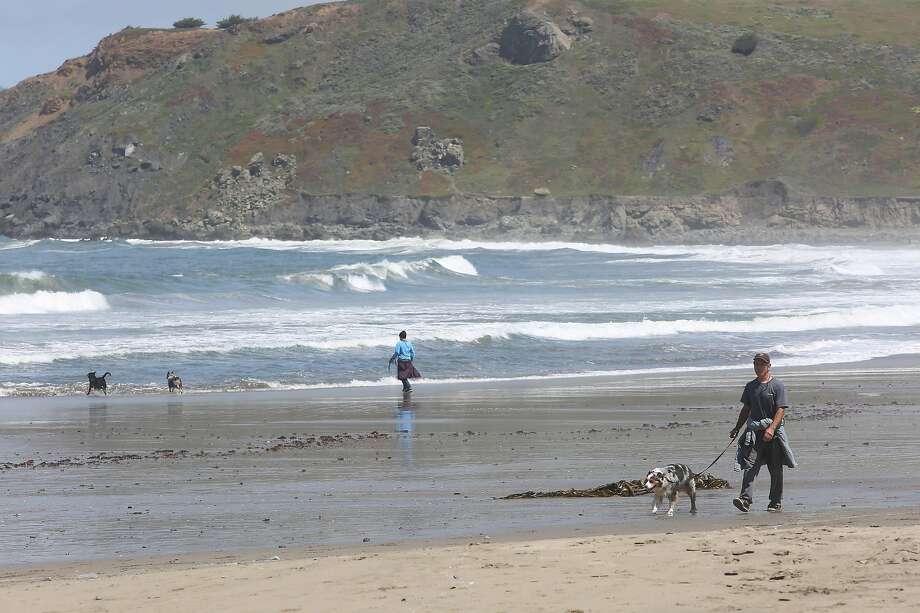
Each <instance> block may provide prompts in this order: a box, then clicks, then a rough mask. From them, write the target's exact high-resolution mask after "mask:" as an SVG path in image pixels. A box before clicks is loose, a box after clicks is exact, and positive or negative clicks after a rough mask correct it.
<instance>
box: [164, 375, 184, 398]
mask: <svg viewBox="0 0 920 613" xmlns="http://www.w3.org/2000/svg"><path fill="white" fill-rule="evenodd" d="M166 385H168V386H169V392H170V393H172V392H179V393H180V394H181V393H182V379H180V378H179V375H177V374H176V373H175V371H172V370H171V371H169V372H168V373H166Z"/></svg>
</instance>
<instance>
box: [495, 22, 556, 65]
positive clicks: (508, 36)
mask: <svg viewBox="0 0 920 613" xmlns="http://www.w3.org/2000/svg"><path fill="white" fill-rule="evenodd" d="M571 46H572V39H571V38H569V37H568V36H567V35H566V34H565V32H563V31H562V30H561V29H560V28H559V26H557V25H556V24H555V23H554V22H553V21H552V20H551V19H550V18H549V17H546V16H545V15H538V14H537V13H534V12H533V11H529V10H524V11H521V12H520V13H518V14H517V15H515V16H514V17H512V18H511V21H509V22H508V25H507V26H505V29H504V30H503V31H502V36H501V46H500V48H499V54H500V55H501V56H502V57H503V58H505V59H506V60H508V61H509V62H511V63H512V64H537V63H540V62H549V61H550V60H554V59H556V58H557V57H559V54H561V53H562V52H563V51H565V50H567V49H568V48H569V47H571Z"/></svg>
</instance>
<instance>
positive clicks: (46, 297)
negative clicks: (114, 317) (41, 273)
mask: <svg viewBox="0 0 920 613" xmlns="http://www.w3.org/2000/svg"><path fill="white" fill-rule="evenodd" d="M108 308H109V303H108V301H107V300H106V298H105V296H103V295H102V294H100V293H99V292H94V291H92V290H84V291H82V292H47V291H38V292H34V293H31V294H9V295H6V296H0V315H36V314H43V313H78V312H86V311H105V310H107V309H108Z"/></svg>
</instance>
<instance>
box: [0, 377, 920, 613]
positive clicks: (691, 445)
mask: <svg viewBox="0 0 920 613" xmlns="http://www.w3.org/2000/svg"><path fill="white" fill-rule="evenodd" d="M912 363H913V362H912V361H911V360H902V361H893V360H886V361H884V362H877V363H867V364H861V365H851V366H841V367H826V368H809V369H802V370H793V369H788V370H781V369H780V370H778V372H777V375H778V376H780V377H782V378H783V379H784V381H785V382H786V384H787V386H788V387H789V388H790V393H791V402H792V403H793V407H792V410H791V411H790V413H789V418H788V420H787V429H788V430H789V433H790V437H791V440H792V444H793V446H794V449H795V450H796V453H797V456H798V459H799V461H800V464H801V466H800V468H798V469H795V470H787V472H786V500H785V505H786V512H785V513H784V514H783V515H782V516H781V520H776V519H774V517H775V516H772V515H768V514H766V513H764V512H763V510H762V509H763V507H765V506H766V500H765V497H764V496H763V495H761V496H760V498H759V499H758V500H756V501H755V505H754V507H755V509H756V511H757V512H756V513H752V514H751V515H748V516H744V515H740V514H739V513H737V511H736V510H735V509H734V508H733V507H732V505H731V502H730V501H731V498H732V497H733V496H735V495H736V493H737V485H738V483H739V477H740V474H739V473H735V472H733V471H732V468H731V467H732V461H733V458H732V452H731V451H730V452H729V453H727V454H726V455H725V456H724V457H723V459H722V460H721V461H720V462H719V464H717V465H716V466H715V467H714V468H713V469H712V470H711V472H713V474H715V475H717V476H721V477H723V478H726V479H728V480H729V481H730V482H731V483H732V485H733V487H732V489H729V490H721V491H720V490H716V491H706V492H702V493H701V494H700V496H699V506H700V513H699V514H698V515H697V516H691V515H690V514H689V513H688V512H687V511H688V505H687V503H686V501H684V504H682V505H681V506H680V507H679V509H678V515H677V517H675V518H673V519H665V518H663V517H654V518H653V517H651V516H650V515H649V510H650V507H651V499H650V497H648V496H641V497H636V498H601V499H539V500H511V501H505V500H496V499H495V498H496V497H500V496H504V495H507V494H510V493H513V492H520V491H526V490H551V489H564V488H570V487H575V488H586V487H594V486H597V485H601V484H603V483H608V482H610V481H614V480H619V479H635V478H639V477H641V476H643V475H644V474H645V472H646V471H647V470H648V469H649V468H650V467H652V466H656V465H663V464H667V463H669V462H674V461H678V462H685V463H688V464H690V465H691V467H694V468H696V469H700V468H703V467H705V466H706V465H707V464H708V463H709V462H710V461H711V460H712V459H713V458H714V457H715V455H716V454H717V453H718V452H719V451H720V450H721V449H722V448H723V447H724V445H725V444H726V442H727V440H728V439H727V432H728V430H729V429H730V428H731V426H732V425H733V424H734V421H735V418H736V416H737V411H738V402H737V397H738V396H739V395H740V391H741V388H742V386H743V384H744V383H745V382H746V381H747V380H749V379H750V378H751V375H749V374H748V372H746V371H737V372H735V371H728V372H714V373H695V374H693V373H684V374H680V375H669V376H666V377H665V376H644V377H629V378H617V377H610V378H585V379H563V380H542V381H521V382H513V383H509V382H505V383H480V384H469V385H454V384H450V385H447V384H445V385H425V383H424V382H421V383H419V385H418V386H417V388H416V391H415V392H414V393H413V394H412V395H411V397H409V398H404V397H403V395H402V393H401V392H400V391H399V388H398V385H394V386H393V387H392V388H358V389H339V390H311V391H298V392H259V393H237V394H207V395H198V396H195V395H190V394H187V395H185V396H173V397H170V396H165V395H164V396H136V397H108V398H103V397H92V398H86V397H65V398H42V399H3V400H2V401H0V464H2V465H3V466H4V469H3V470H0V480H2V487H3V496H2V497H0V566H2V567H3V568H4V569H5V575H4V576H5V583H4V584H3V587H0V593H2V592H6V596H9V597H12V596H13V595H15V594H20V595H21V590H24V589H27V588H29V586H33V587H34V586H35V584H36V582H39V581H38V579H37V578H38V577H45V576H53V577H61V578H62V579H66V580H67V584H66V585H67V586H68V587H67V588H66V589H75V590H78V591H79V589H83V588H82V587H80V586H83V585H84V584H82V583H80V582H74V581H72V579H73V578H74V577H76V576H77V575H87V576H90V575H92V574H93V573H96V574H97V575H99V574H100V572H108V571H105V570H104V569H109V570H110V571H111V573H112V574H113V575H119V576H121V575H123V574H124V573H128V574H130V573H131V572H133V571H132V570H131V569H138V568H140V569H145V570H143V572H147V570H154V571H155V572H156V573H164V572H165V573H168V572H169V567H170V566H171V565H170V562H171V561H173V563H174V564H181V565H191V566H192V567H195V568H198V567H201V568H202V571H201V572H205V575H206V571H207V568H210V567H211V566H213V565H214V564H215V563H219V562H220V561H222V560H223V561H224V562H226V561H232V562H238V561H245V560H253V559H262V560H266V559H270V558H272V557H275V556H277V557H279V558H282V560H281V561H285V560H291V559H294V558H298V559H300V558H303V559H309V560H312V557H311V556H321V557H322V559H333V558H334V559H336V560H346V561H347V560H348V559H351V558H350V557H349V556H352V557H360V556H361V555H364V556H385V555H391V553H392V552H393V551H394V544H395V550H398V552H397V553H392V555H405V556H410V558H411V559H412V560H415V561H416V562H417V561H418V560H420V559H424V558H425V556H426V555H428V554H423V553H420V552H431V551H435V552H441V553H438V554H437V555H442V554H443V556H447V557H446V558H444V560H449V559H451V556H452V555H454V554H452V553H448V552H450V551H453V550H451V549H450V547H451V545H449V544H445V543H450V542H451V540H452V539H454V540H456V539H459V542H462V543H467V542H473V541H475V542H477V543H482V544H485V543H502V545H500V546H501V547H511V548H513V547H523V546H524V545H527V544H530V546H531V547H538V548H545V547H548V548H550V549H552V548H558V547H569V546H570V545H564V546H563V545H559V544H558V543H561V542H563V541H552V543H556V544H552V545H550V544H542V545H541V544H540V543H545V541H544V539H548V538H557V537H572V536H581V537H583V538H588V539H591V541H590V542H591V543H593V544H595V545H597V547H600V548H602V549H603V550H604V551H605V553H604V554H603V555H601V554H598V555H599V556H600V558H598V560H599V561H598V562H597V563H598V564H608V562H609V560H610V559H612V558H611V556H614V557H616V556H620V555H625V553H627V552H631V551H632V547H629V548H627V549H623V546H625V545H624V543H627V544H628V542H629V539H628V538H627V539H626V540H625V541H623V540H622V539H614V538H613V537H610V538H609V539H608V537H602V536H599V535H616V534H621V535H624V534H625V535H638V534H661V533H662V531H665V532H671V533H674V535H673V536H674V538H678V536H679V538H682V539H683V538H691V535H693V534H696V535H697V536H696V537H694V538H704V537H703V536H702V535H703V534H709V533H712V531H715V530H734V531H735V532H733V533H732V534H735V533H737V534H739V535H745V534H748V533H749V532H750V530H751V529H752V527H756V526H761V527H763V526H770V525H777V524H779V523H782V524H796V525H809V526H841V525H842V523H841V522H847V521H850V522H856V523H855V524H853V525H863V527H864V528H865V530H869V531H870V532H869V533H867V534H869V535H870V537H871V534H870V533H871V530H872V529H870V528H868V525H867V521H875V519H870V520H866V519H865V518H866V517H870V518H877V517H881V516H884V517H888V518H889V519H890V521H891V522H899V521H900V519H903V518H904V517H906V518H907V521H906V522H901V523H902V524H903V526H902V528H903V529H907V527H909V529H910V530H913V529H914V528H913V526H914V525H915V524H916V521H915V519H916V516H915V515H914V514H913V511H912V509H915V508H916V507H917V504H918V503H920V470H918V469H920V456H918V454H917V453H916V445H915V438H916V437H915V433H916V432H917V429H918V426H920V414H918V412H917V410H916V406H915V400H914V399H915V398H916V395H917V392H918V387H920V386H918V381H920V376H918V371H916V370H914V369H912V368H911V366H912ZM30 461H31V464H29V462H30ZM24 463H25V465H23V464H24ZM43 463H44V464H43ZM16 465H21V466H20V467H16ZM768 484H769V479H768V477H767V475H766V473H765V474H764V475H762V476H761V478H760V480H759V482H758V486H759V490H758V491H759V492H760V493H761V494H763V493H765V490H766V488H767V487H768ZM907 510H911V512H909V513H908V512H907ZM859 518H862V519H861V520H860V519H859ZM860 521H862V524H860V523H859V522H860ZM902 528H899V530H900V529H902ZM816 529H817V530H820V529H819V528H816ZM835 529H836V528H835ZM754 530H755V531H759V530H760V528H754ZM671 536H672V535H668V537H669V538H671ZM651 538H654V539H656V540H658V537H651ZM732 538H736V537H734V536H733V537H732ZM783 538H785V537H783ZM860 538H861V537H860ZM598 539H600V540H598ZM604 539H607V540H604ZM610 539H612V540H610ZM871 543H872V541H871V538H870V540H869V541H867V546H868V545H869V544H871ZM453 546H454V547H457V545H453ZM464 546H465V545H464ZM496 546H499V545H496ZM592 546H593V545H592ZM420 547H421V549H420ZM462 547H463V546H461V548H462ZM578 547H581V546H580V545H579V546H578ZM597 547H595V550H597V551H601V549H598V548H597ZM305 548H307V549H305ZM678 549H680V548H678ZM913 549H916V547H913ZM501 551H502V552H504V553H502V555H518V554H517V553H514V552H513V551H512V549H502V550H501ZM560 551H561V550H560ZM588 551H591V549H586V550H585V552H586V554H585V555H586V556H587V557H585V563H589V561H590V559H591V555H594V554H588V553H587V552H588ZM642 551H645V549H643V550H642ZM681 551H683V550H681ZM816 551H817V550H816ZM822 551H827V552H833V554H834V555H836V550H834V549H829V548H827V547H825V548H824V549H823V550H822ZM341 552H349V553H348V554H347V555H344V556H343V555H336V554H337V553H338V554H340V553H341ZM412 552H415V553H412ZM432 555H434V554H432ZM457 555H459V554H457ZM632 555H633V554H632V553H630V556H632ZM643 555H644V554H643ZM662 555H664V556H665V557H664V559H663V560H659V562H658V563H659V564H669V563H670V562H668V559H669V558H668V556H669V555H671V554H670V552H669V553H667V554H662ZM823 555H824V554H821V555H818V554H817V553H814V554H813V555H811V556H810V559H818V558H822V556H823ZM413 556H414V557H413ZM419 556H421V557H419ZM681 556H683V557H686V554H684V553H682V554H681ZM563 557H564V556H563ZM439 559H440V558H439ZM631 559H632V557H630V560H631ZM682 559H683V558H682ZM407 560H408V559H407ZM407 560H403V559H398V560H392V562H393V563H394V564H397V565H400V564H410V565H411V564H412V563H415V562H412V563H410V562H409V561H407ZM477 560H478V559H477ZM83 561H85V563H84V562H83ZM685 562H686V563H687V564H690V566H691V567H693V568H694V569H695V566H694V564H693V563H691V561H690V558H687V559H686V560H685ZM649 563H651V562H649ZM73 564H78V566H75V567H72V566H70V565H73ZM336 564H338V562H337V563H336ZM342 564H345V563H344V562H342ZM484 564H485V562H484ZM62 565H63V566H62ZM333 566H334V565H333ZM345 566H348V565H347V564H345ZM323 567H324V568H325V565H323ZM547 567H548V568H552V564H549V565H548V566H547ZM241 568H242V570H239V569H235V570H234V572H242V573H244V574H246V573H248V572H249V571H250V570H252V569H253V568H255V567H253V566H251V565H247V566H244V567H241ZM285 568H287V567H285ZM295 568H296V567H295V566H292V567H290V568H289V569H288V570H289V571H290V572H292V573H293V572H295V571H294V570H293V569H295ZM343 568H344V567H343ZM413 568H414V567H413ZM628 568H632V567H631V562H630V566H629V567H628ZM650 568H651V567H650ZM765 568H769V567H765ZM55 569H58V570H55ZM60 569H76V570H60ZM247 569H249V570H247ZM212 570H213V569H212ZM416 570H419V572H417V573H415V572H413V575H412V576H413V577H415V578H414V579H413V581H416V580H418V581H420V582H421V583H419V585H420V586H422V585H424V583H425V582H424V581H423V579H424V576H425V572H427V570H426V569H416ZM423 571H424V572H423ZM196 572H197V571H196ZM260 572H261V571H260ZM272 572H274V571H271V572H270V573H269V574H272ZM324 572H325V571H324ZM329 572H332V571H331V570H330V571H329ZM336 572H338V571H336ZM343 572H344V571H343ZM370 572H372V573H376V574H375V575H374V576H376V577H381V578H382V577H383V575H382V574H381V573H384V574H385V573H386V572H387V571H386V570H385V569H382V568H378V569H371V571H370ZM528 572H529V571H528ZM560 572H561V571H560ZM566 572H569V571H566ZM572 572H575V571H574V570H573V571H572ZM604 572H608V571H604ZM630 572H632V571H630ZM637 572H638V571H637ZM694 572H695V570H694ZM346 574H347V573H346ZM497 574H500V573H497ZM608 574H609V573H608ZM639 575H641V572H639ZM639 575H637V576H639ZM100 576H101V575H100ZM166 576H167V575H162V577H161V578H164V577H166ZM611 576H614V575H611ZM623 576H624V577H625V576H627V575H623ZM253 578H255V575H253ZM164 580H165V579H164ZM349 580H357V579H355V578H354V577H352V578H350V579H349ZM391 580H392V581H394V582H396V583H398V584H399V585H403V584H406V585H410V584H412V582H408V583H407V581H408V578H406V581H403V579H401V578H399V576H398V575H397V576H394V577H392V578H391ZM471 580H472V579H471ZM158 581H159V580H158ZM169 581H171V579H170V580H169ZM298 581H300V580H299V579H298ZM523 581H524V579H521V580H520V582H519V581H516V580H514V579H513V578H511V579H509V582H508V583H509V589H511V592H510V593H512V594H513V593H516V592H515V590H518V589H519V588H522V586H523V585H524V583H521V582H523ZM526 581H530V579H527V580H526ZM116 583H117V582H116ZM719 583H721V579H720V582H719ZM298 585H305V584H302V583H298ZM714 585H715V584H714ZM771 585H772V584H771ZM582 587H583V589H585V590H589V591H590V590H594V591H596V587H590V586H589V585H585V586H582ZM608 587H610V586H609V585H608ZM457 589H465V588H463V587H462V586H457ZM496 589H497V588H496ZM17 590H18V591H17ZM499 591H501V590H499ZM385 592H386V590H385ZM33 595H34V594H33ZM161 597H162V594H161ZM478 597H479V596H477V598H478ZM36 602H37V601H36ZM163 602H164V603H165V602H173V601H170V600H168V599H167V600H164V601H163ZM368 602H370V601H368ZM425 602H427V603H428V606H429V608H430V607H436V608H441V605H444V608H448V609H449V608H450V606H451V605H450V603H449V602H448V601H443V602H442V601H440V600H435V601H425ZM457 602H462V599H461V600H458V601H457ZM503 602H504V601H500V600H495V601H494V603H495V604H494V607H492V608H495V609H502V608H503V607H504V608H509V609H513V608H514V607H510V606H508V607H506V606H505V604H502V603H503ZM573 602H574V601H573ZM656 602H657V601H656ZM97 604H98V603H97ZM157 606H159V605H157ZM170 606H173V605H170ZM592 606H594V607H596V606H598V605H597V603H595V605H592ZM637 606H638V605H637ZM164 607H165V605H164ZM51 608H53V607H50V606H49V610H50V609H51ZM256 608H257V607H250V608H246V607H242V608H240V609H236V610H255V609H256ZM356 608H361V607H359V606H356ZM424 608H425V607H421V608H416V610H423V609H424ZM523 608H527V607H523ZM570 608H578V607H577V606H574V605H573V607H570ZM589 608H590V607H589ZM36 610H40V609H36ZM100 610H102V609H100ZM109 610H118V607H115V608H111V609H109ZM150 610H156V607H155V606H153V604H152V603H151V607H150ZM230 610H234V609H230ZM304 610H307V609H304ZM550 610H557V609H552V608H551V609H550ZM562 610H565V609H562Z"/></svg>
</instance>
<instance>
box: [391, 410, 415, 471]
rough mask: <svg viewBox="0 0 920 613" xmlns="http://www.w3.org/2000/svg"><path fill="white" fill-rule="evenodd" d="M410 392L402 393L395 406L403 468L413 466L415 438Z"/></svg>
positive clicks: (413, 413)
mask: <svg viewBox="0 0 920 613" xmlns="http://www.w3.org/2000/svg"><path fill="white" fill-rule="evenodd" d="M417 408H418V407H416V406H414V405H413V403H412V394H403V396H402V399H401V400H400V401H399V402H398V403H397V406H396V432H397V433H398V440H399V451H400V458H401V459H402V466H403V468H407V469H409V468H414V467H415V458H414V457H413V444H414V440H415V410H417Z"/></svg>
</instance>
